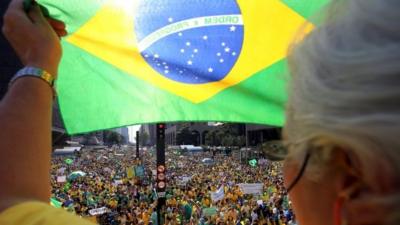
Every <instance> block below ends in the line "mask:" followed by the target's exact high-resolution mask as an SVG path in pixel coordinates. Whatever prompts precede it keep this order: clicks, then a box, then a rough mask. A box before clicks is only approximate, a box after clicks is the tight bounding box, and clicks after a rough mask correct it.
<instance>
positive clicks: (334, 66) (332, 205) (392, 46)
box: [284, 0, 400, 225]
mask: <svg viewBox="0 0 400 225" xmlns="http://www.w3.org/2000/svg"><path fill="white" fill-rule="evenodd" d="M329 10H330V11H329V12H328V17H327V19H326V21H325V22H324V23H323V25H322V26H319V27H318V28H316V29H315V30H314V31H313V32H312V33H311V34H310V35H309V36H308V37H306V38H305V39H304V40H303V41H302V42H301V43H300V44H299V45H297V46H295V47H294V48H293V49H292V50H291V51H290V54H289V64H290V69H291V73H292V77H291V81H290V87H289V92H290V94H289V102H288V106H287V122H286V125H285V129H284V138H285V142H286V143H287V145H288V146H287V147H288V156H287V157H286V160H285V166H284V174H285V183H286V185H287V188H288V191H289V192H290V193H289V194H290V197H291V200H292V202H293V205H294V209H295V212H296V216H297V220H298V222H299V224H301V225H321V224H324V225H341V224H349V225H372V224H373V225H383V224H385V225H395V224H396V225H398V224H400V192H399V191H400V153H399V151H400V137H399V134H400V24H399V22H400V1H398V0H352V1H337V2H334V3H333V4H332V5H331V7H330V8H329Z"/></svg>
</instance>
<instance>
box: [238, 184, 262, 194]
mask: <svg viewBox="0 0 400 225" xmlns="http://www.w3.org/2000/svg"><path fill="white" fill-rule="evenodd" d="M238 186H239V187H240V189H242V192H243V194H262V191H263V184H262V183H252V184H246V183H241V184H238Z"/></svg>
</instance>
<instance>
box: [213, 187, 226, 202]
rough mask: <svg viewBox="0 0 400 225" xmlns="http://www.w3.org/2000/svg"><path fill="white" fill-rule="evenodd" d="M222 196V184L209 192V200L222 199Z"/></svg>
mask: <svg viewBox="0 0 400 225" xmlns="http://www.w3.org/2000/svg"><path fill="white" fill-rule="evenodd" d="M224 196H225V193H224V186H221V187H220V188H219V189H218V190H217V191H216V192H211V200H212V201H213V202H217V201H219V200H222V199H223V198H224Z"/></svg>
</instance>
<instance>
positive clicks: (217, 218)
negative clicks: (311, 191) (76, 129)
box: [51, 147, 296, 225]
mask: <svg viewBox="0 0 400 225" xmlns="http://www.w3.org/2000/svg"><path fill="white" fill-rule="evenodd" d="M155 155H156V154H155V152H154V150H151V149H149V150H147V151H142V153H141V159H140V160H138V159H136V158H135V153H134V151H132V150H131V149H129V148H125V149H124V148H118V147H113V148H107V149H101V150H88V149H83V150H82V151H80V152H79V153H78V154H74V155H73V156H54V157H53V159H52V176H51V181H52V198H53V199H55V200H56V201H58V202H60V206H61V207H63V208H64V209H65V210H67V211H70V212H71V213H76V214H77V215H80V216H81V217H83V218H85V219H89V220H92V221H95V222H97V223H98V224H153V225H155V224H158V221H157V210H156V208H157V197H158V196H157V192H156V190H155V185H156V177H155V173H156V172H155V169H156V164H155V163H156V158H155V157H156V156H155ZM205 158H208V159H212V160H209V161H205V160H204V159H205ZM139 167H141V168H143V171H142V172H140V171H139V172H140V173H139V172H138V171H137V170H136V168H139ZM166 168H167V188H166V205H165V207H164V208H163V210H162V212H161V213H160V215H161V222H160V224H171V225H174V224H195V225H200V224H204V225H211V224H215V225H217V224H234V225H236V224H246V225H247V224H267V225H278V224H279V225H294V224H296V219H295V215H294V213H293V211H292V208H291V202H290V201H289V199H288V196H287V194H286V191H285V189H284V187H283V179H282V174H281V165H280V164H279V163H272V162H269V161H268V160H260V159H259V160H258V164H257V165H250V164H248V163H240V161H239V158H238V157H237V155H236V154H235V152H233V154H213V153H211V152H199V153H193V154H190V153H185V154H182V153H181V152H180V151H178V150H174V149H171V150H168V151H167V152H166ZM130 170H131V171H130ZM135 171H136V173H135ZM132 172H133V174H132ZM243 183H244V184H262V187H263V188H262V190H261V191H260V193H257V194H247V193H245V192H244V190H243V189H242V188H241V187H240V186H239V184H243ZM221 188H222V190H223V197H222V198H221V199H218V200H215V199H213V198H212V193H216V192H217V191H218V190H221Z"/></svg>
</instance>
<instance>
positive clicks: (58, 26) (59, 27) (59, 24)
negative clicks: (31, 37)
mask: <svg viewBox="0 0 400 225" xmlns="http://www.w3.org/2000/svg"><path fill="white" fill-rule="evenodd" d="M47 21H48V22H49V24H50V25H51V26H52V27H53V28H54V29H55V30H65V23H63V22H62V21H59V20H56V19H53V18H47Z"/></svg>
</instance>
